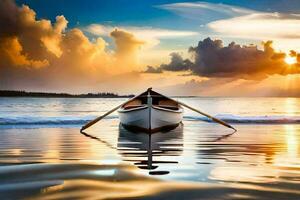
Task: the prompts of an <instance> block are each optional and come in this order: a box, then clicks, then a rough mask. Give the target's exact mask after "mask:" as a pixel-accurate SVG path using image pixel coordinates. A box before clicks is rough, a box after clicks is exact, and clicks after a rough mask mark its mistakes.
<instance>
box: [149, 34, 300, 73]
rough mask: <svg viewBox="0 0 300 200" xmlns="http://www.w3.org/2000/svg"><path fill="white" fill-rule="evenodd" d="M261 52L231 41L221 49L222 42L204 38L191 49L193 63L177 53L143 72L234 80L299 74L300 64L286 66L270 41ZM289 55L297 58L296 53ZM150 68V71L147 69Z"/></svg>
mask: <svg viewBox="0 0 300 200" xmlns="http://www.w3.org/2000/svg"><path fill="white" fill-rule="evenodd" d="M263 47H264V48H263V49H262V50H260V49H258V48H257V46H254V45H248V46H241V45H239V44H236V43H235V42H231V43H230V44H229V45H228V46H223V41H222V40H212V39H210V38H206V39H204V40H203V41H199V43H198V45H197V46H196V47H190V48H189V52H190V53H191V55H192V57H193V58H194V61H193V62H192V61H190V60H188V59H183V58H182V57H181V56H180V55H179V54H176V53H173V54H171V62H170V63H169V64H162V65H160V66H159V67H158V68H156V69H154V68H153V67H151V68H149V67H148V70H147V71H146V72H148V73H149V72H151V71H152V72H154V71H155V70H156V72H159V71H164V70H165V71H191V72H192V73H193V74H195V75H199V76H203V77H236V78H244V79H261V78H266V77H267V76H269V75H273V74H280V75H287V74H298V73H300V67H299V66H300V64H299V63H295V64H293V65H288V64H287V63H286V62H285V57H286V54H285V53H282V52H279V53H278V52H275V50H274V49H273V48H272V41H267V42H265V43H263ZM290 56H292V57H297V58H298V57H299V54H298V53H297V52H295V51H291V53H290ZM149 69H151V70H149Z"/></svg>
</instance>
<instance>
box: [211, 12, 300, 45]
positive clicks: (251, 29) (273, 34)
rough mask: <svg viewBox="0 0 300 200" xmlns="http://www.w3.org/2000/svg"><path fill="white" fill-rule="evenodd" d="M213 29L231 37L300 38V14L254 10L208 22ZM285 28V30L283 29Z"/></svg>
mask: <svg viewBox="0 0 300 200" xmlns="http://www.w3.org/2000/svg"><path fill="white" fill-rule="evenodd" d="M208 27H210V28H211V29H212V30H214V31H216V32H218V33H222V34H225V35H227V36H230V37H239V38H251V39H262V40H265V39H272V40H274V39H300V33H299V32H300V16H297V15H294V14H282V13H261V12H254V13H251V14H247V15H244V16H240V17H234V18H230V19H223V20H218V21H214V22H211V23H209V24H208ZM283 30H284V31H283Z"/></svg>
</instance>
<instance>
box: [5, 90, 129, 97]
mask: <svg viewBox="0 0 300 200" xmlns="http://www.w3.org/2000/svg"><path fill="white" fill-rule="evenodd" d="M133 96H134V95H118V94H116V93H112V92H99V93H86V94H69V93H52V92H27V91H23V90H20V91H18V90H0V97H48V98H49V97H64V98H130V97H133Z"/></svg>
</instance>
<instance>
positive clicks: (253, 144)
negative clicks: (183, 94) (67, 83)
mask: <svg viewBox="0 0 300 200" xmlns="http://www.w3.org/2000/svg"><path fill="white" fill-rule="evenodd" d="M181 100H182V101H185V102H187V103H189V104H190V105H195V106H198V107H200V108H201V107H202V108H203V110H205V111H208V112H209V113H211V114H213V115H216V114H219V116H223V117H224V116H225V117H227V119H229V120H233V119H234V120H236V121H235V123H233V125H234V126H235V127H236V128H237V129H238V132H236V133H233V132H232V131H231V130H230V129H227V128H224V127H222V126H219V125H216V124H214V123H207V122H203V121H199V120H198V119H204V118H198V116H197V115H196V114H194V113H192V112H189V111H186V112H185V118H184V121H183V124H182V125H180V126H178V127H177V128H176V129H174V130H172V131H169V132H164V133H156V134H153V135H151V136H149V135H147V134H143V133H132V132H130V131H127V130H126V129H124V128H123V127H122V126H120V125H119V122H118V119H117V115H116V114H114V115H112V116H111V117H110V118H108V119H106V120H103V121H102V122H100V123H98V124H97V125H96V126H94V127H92V128H90V129H87V130H86V132H85V133H80V132H79V129H78V128H79V127H80V125H81V124H83V123H84V122H85V121H87V120H88V119H91V118H93V117H94V116H97V115H99V114H101V113H103V112H105V111H107V110H109V109H110V108H111V107H113V106H115V105H117V104H118V103H120V102H122V99H39V98H36V99H30V98H28V99H26V98H17V99H12V98H2V99H0V124H1V125H0V137H1V138H0V165H1V166H0V198H1V199H20V198H21V199H22V198H28V199H41V198H42V199H65V198H69V199H74V198H76V199H77V198H82V199H86V198H91V199H116V198H119V199H120V198H124V199H141V198H144V199H159V198H161V199H176V198H177V199H199V198H203V199H300V191H299V188H300V124H299V123H298V121H297V120H296V119H297V118H298V117H299V116H298V115H299V113H298V110H299V109H298V108H299V107H300V100H299V99H289V98H231V99H230V98H224V99H220V98H204V99H201V98H188V99H181ZM204 108H205V109H204ZM225 117H224V118H225ZM262 117H263V120H262V119H261V118H262ZM69 118H72V119H73V121H68V120H69ZM32 119H35V120H36V121H35V122H34V123H30V122H32ZM249 119H251V120H252V121H249ZM274 119H280V121H278V120H277V121H274ZM13 120H14V121H13ZM270 120H273V121H271V122H270ZM291 120H293V121H291ZM25 122H26V123H25Z"/></svg>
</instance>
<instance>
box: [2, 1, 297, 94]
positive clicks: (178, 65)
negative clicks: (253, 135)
mask: <svg viewBox="0 0 300 200" xmlns="http://www.w3.org/2000/svg"><path fill="white" fill-rule="evenodd" d="M298 52H300V2H299V1H298V0H251V1H250V0H247V1H246V0H239V1H237V0H223V1H220V0H210V1H209V0H207V1H189V0H186V1H185V0H181V1H180V0H175V1H171V0H154V1H146V0H115V1H110V0H85V1H83V0H72V1H68V0H43V1H37V0H16V1H13V0H1V1H0V89H2V90H27V91H47V92H70V93H86V92H102V91H107V92H116V93H120V94H128V93H138V92H141V91H143V90H145V89H147V88H148V87H153V88H154V89H156V90H158V91H161V92H164V93H166V94H169V95H189V96H190V95H193V96H291V97H293V96H300V88H299V87H300V84H299V83H300V74H299V73H300V54H299V53H298Z"/></svg>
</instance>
